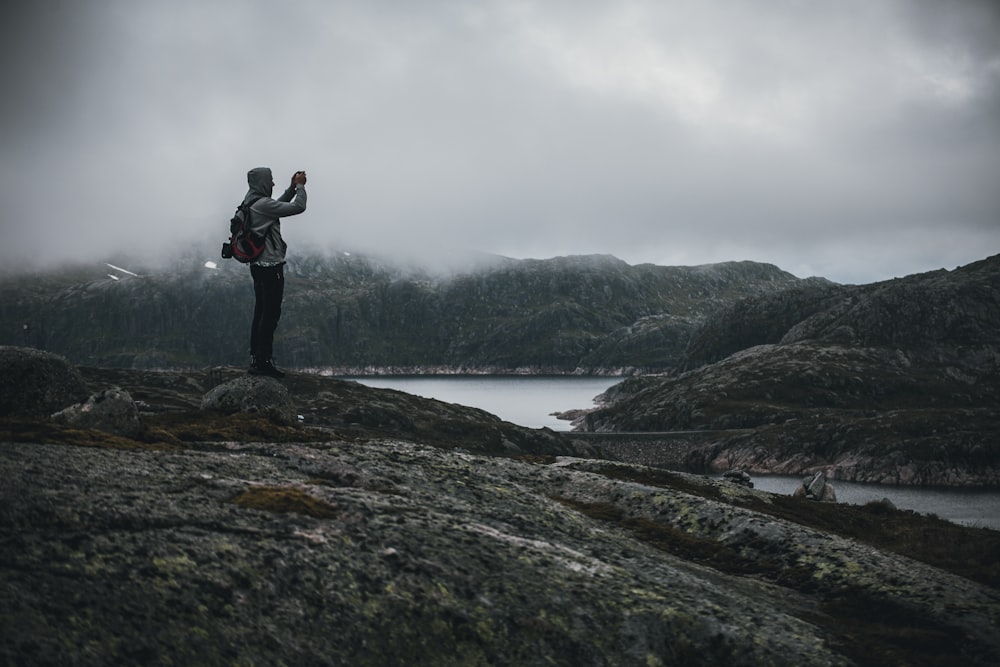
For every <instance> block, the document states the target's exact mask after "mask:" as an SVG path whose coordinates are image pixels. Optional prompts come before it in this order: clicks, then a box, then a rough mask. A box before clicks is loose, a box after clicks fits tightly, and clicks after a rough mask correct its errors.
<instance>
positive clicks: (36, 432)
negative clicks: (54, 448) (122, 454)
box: [0, 418, 182, 450]
mask: <svg viewBox="0 0 1000 667" xmlns="http://www.w3.org/2000/svg"><path fill="white" fill-rule="evenodd" d="M0 440H2V441H4V442H25V443H35V444H43V445H69V446H73V447H104V448H108V449H145V450H170V449H179V448H180V447H181V446H182V445H181V443H180V441H178V440H177V438H175V437H173V435H171V434H170V433H168V432H166V431H164V430H162V429H159V428H148V427H147V428H146V429H144V431H143V433H142V435H141V436H139V438H138V439H135V440H133V439H132V438H126V437H123V436H118V435H112V434H111V433H107V432H105V431H101V430H98V429H88V428H79V427H76V426H72V425H69V424H62V423H58V422H51V421H46V420H37V419H35V420H33V419H17V418H14V419H3V420H0Z"/></svg>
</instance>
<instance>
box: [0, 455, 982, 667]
mask: <svg viewBox="0 0 1000 667" xmlns="http://www.w3.org/2000/svg"><path fill="white" fill-rule="evenodd" d="M53 461H58V462H59V464H58V465H53V464H52V462H53ZM622 470H623V468H622V466H621V465H620V464H608V463H606V462H600V461H591V460H583V459H573V458H562V459H559V460H558V461H557V462H556V463H554V464H551V465H532V464H528V463H523V462H518V461H514V460H510V459H505V458H498V457H487V456H477V455H472V454H467V453H461V452H456V451H444V450H441V449H437V448H432V447H427V446H420V445H415V444H411V443H405V442H399V441H371V442H340V441H330V442H327V443H320V444H312V445H306V444H285V445H268V444H264V443H255V444H246V445H244V444H237V443H214V444H212V445H211V446H210V447H206V448H205V449H203V450H198V449H188V450H176V451H123V450H114V449H99V448H93V447H87V448H82V447H80V448H78V447H65V446H58V445H18V444H10V443H8V444H4V445H3V446H2V447H0V480H3V482H2V486H0V528H2V530H0V535H2V536H3V538H2V539H0V578H2V580H3V581H4V582H5V584H4V595H3V596H2V597H0V621H2V623H3V630H4V631H3V633H0V662H4V661H6V662H8V663H10V664H67V663H68V662H73V663H74V664H194V663H197V664H251V663H252V664H289V665H291V664H296V665H304V664H330V665H355V664H369V665H402V664H406V665H466V664H483V665H486V664H498V665H500V664H502V665H543V664H558V665H574V666H587V665H669V664H685V665H713V666H714V665H720V664H725V665H764V664H766V665H796V666H800V665H839V664H848V663H849V661H848V660H847V659H846V658H845V657H844V656H843V655H841V654H840V653H838V650H836V649H835V648H834V645H833V643H832V641H831V635H830V634H829V633H828V630H827V629H826V628H824V627H823V625H822V622H823V621H822V618H823V617H822V615H818V614H817V608H818V606H817V605H818V604H819V602H820V601H822V600H825V599H826V598H827V597H828V596H836V595H839V594H841V593H843V592H844V591H847V594H849V595H851V596H862V595H863V596H869V597H871V599H873V600H880V601H881V603H882V604H888V603H889V602H892V604H895V605H897V606H899V607H900V608H902V607H905V608H908V609H910V610H911V613H913V614H917V615H919V617H920V618H921V619H922V620H921V623H924V624H928V625H927V626H928V627H938V626H940V627H954V628H957V632H959V633H961V636H962V646H963V648H962V651H963V652H964V654H965V655H964V657H965V658H966V659H968V661H969V664H989V662H988V660H989V659H991V657H995V656H996V655H997V654H996V650H997V648H998V644H1000V640H998V638H997V636H996V633H995V628H996V623H997V621H998V618H997V616H998V609H1000V597H998V595H997V593H996V592H995V591H992V590H990V589H986V588H984V587H982V586H978V585H974V584H972V583H971V582H968V581H966V580H963V579H961V578H959V577H955V576H953V575H949V574H947V573H943V572H941V571H939V570H935V569H934V568H931V567H928V566H925V565H922V564H920V563H916V562H913V561H910V560H908V559H907V558H905V557H902V556H897V555H891V554H887V553H884V552H880V551H878V550H876V549H873V548H871V547H868V546H864V545H860V544H857V543H854V542H852V541H850V540H846V539H842V538H838V537H835V536H832V535H829V534H826V533H822V532H820V531H816V530H811V529H808V528H804V527H801V526H798V525H795V524H792V523H789V522H786V521H783V520H778V519H774V518H772V517H767V516H764V515H762V514H759V513H757V512H755V511H752V510H749V509H745V508H742V507H736V506H733V505H730V504H728V503H726V502H721V501H715V500H710V499H707V498H703V497H698V496H695V495H691V494H688V493H683V492H679V491H674V490H670V489H665V488H660V487H654V486H647V485H644V484H640V483H635V482H629V481H624V480H621V479H618V478H617V477H619V476H620V473H621V472H622ZM686 479H688V481H689V483H691V484H712V485H717V488H718V489H719V490H720V492H721V493H724V494H726V497H731V498H733V499H736V500H739V499H742V500H744V501H746V500H750V499H756V501H759V502H767V499H768V497H769V495H768V494H766V493H763V492H760V491H753V490H750V489H744V488H742V487H739V486H736V485H733V484H728V483H723V482H711V481H709V480H704V479H702V478H697V477H694V476H688V477H687V478H686ZM568 502H576V503H584V504H586V503H592V504H598V505H600V506H607V507H612V508H615V511H617V512H620V513H621V514H622V515H623V516H624V517H625V518H627V519H629V520H632V521H642V522H645V523H644V524H643V525H656V526H661V527H662V528H663V529H675V530H684V531H686V532H688V533H689V534H691V535H695V536H698V537H699V539H704V540H713V541H714V543H716V544H718V548H719V549H724V548H727V549H732V550H733V551H734V552H735V551H739V552H741V553H745V554H747V555H748V557H750V558H752V559H755V560H756V561H758V562H761V563H764V562H767V563H771V564H773V565H772V566H773V567H774V568H777V569H778V571H779V574H778V580H779V581H780V579H781V576H782V575H780V572H781V571H784V572H786V575H787V576H792V575H796V576H801V577H805V578H806V579H808V580H809V581H811V582H812V583H810V584H809V585H808V586H807V588H808V589H810V590H813V591H814V596H815V597H812V596H810V595H807V594H803V593H802V592H799V591H796V590H792V589H790V588H786V587H784V586H781V585H775V584H774V583H769V582H767V581H765V580H764V579H761V578H759V577H758V576H753V575H751V576H735V575H731V574H725V573H723V572H721V571H719V570H716V569H712V568H708V567H705V566H702V565H699V564H698V563H696V562H693V561H686V560H683V559H681V558H678V557H676V556H673V555H670V554H668V553H665V552H663V551H661V550H659V549H656V548H654V547H652V546H650V544H648V543H647V542H644V541H642V540H639V539H636V537H635V534H634V533H632V532H630V531H628V530H626V529H625V524H620V523H609V522H605V521H597V520H594V519H591V518H588V516H586V515H585V514H583V513H581V512H579V511H576V510H574V509H571V508H570V507H569V506H567V503H568Z"/></svg>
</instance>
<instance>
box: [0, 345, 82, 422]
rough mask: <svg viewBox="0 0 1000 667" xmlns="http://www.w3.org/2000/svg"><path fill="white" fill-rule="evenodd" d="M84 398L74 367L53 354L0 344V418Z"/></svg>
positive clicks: (33, 414)
mask: <svg viewBox="0 0 1000 667" xmlns="http://www.w3.org/2000/svg"><path fill="white" fill-rule="evenodd" d="M86 398H87V387H86V385H85V384H84V381H83V378H82V377H81V375H80V372H79V371H78V370H77V369H76V367H74V366H72V365H70V363H69V362H68V361H66V359H64V358H63V357H60V356H59V355H56V354H51V353H49V352H43V351H41V350H35V349H32V348H25V347H13V346H6V345H4V346H0V417H4V416H26V417H38V416H42V415H46V416H47V415H50V414H52V413H53V412H56V411H58V410H62V409H63V408H65V407H67V406H69V405H72V404H74V403H78V402H80V401H83V400H84V399H86Z"/></svg>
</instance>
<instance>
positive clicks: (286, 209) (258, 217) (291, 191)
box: [243, 167, 306, 266]
mask: <svg viewBox="0 0 1000 667" xmlns="http://www.w3.org/2000/svg"><path fill="white" fill-rule="evenodd" d="M300 173H303V174H304V173H305V172H300ZM294 181H295V176H292V184H291V185H290V186H288V189H287V190H285V192H284V194H282V195H281V196H280V197H278V199H276V200H275V199H271V193H272V192H273V191H274V177H273V176H272V175H271V170H270V169H268V168H267V167H254V168H253V169H251V170H250V171H248V172H247V185H249V186H250V189H249V190H247V194H246V196H245V197H243V203H244V204H249V203H252V204H253V205H252V206H251V207H250V229H251V231H252V232H253V233H254V234H256V235H258V236H263V237H264V239H265V244H264V252H263V253H261V255H260V257H258V258H257V259H256V261H254V262H252V264H257V265H259V266H274V265H276V264H282V263H284V261H285V251H286V250H287V249H288V246H287V245H286V244H285V242H284V240H283V239H282V238H281V220H279V218H286V217H288V216H290V215H298V214H299V213H302V212H303V211H305V210H306V188H305V184H300V185H298V186H296V184H295V182H294ZM293 197H294V199H293Z"/></svg>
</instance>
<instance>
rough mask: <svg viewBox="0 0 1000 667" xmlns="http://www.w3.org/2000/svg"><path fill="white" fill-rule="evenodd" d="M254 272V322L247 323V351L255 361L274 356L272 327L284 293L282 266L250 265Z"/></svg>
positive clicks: (279, 314) (274, 324) (279, 312)
mask: <svg viewBox="0 0 1000 667" xmlns="http://www.w3.org/2000/svg"><path fill="white" fill-rule="evenodd" d="M250 275H251V276H253V294H254V298H255V301H254V306H253V323H252V324H251V325H250V353H251V354H252V355H253V356H254V357H255V358H256V359H257V361H267V360H268V359H271V358H272V357H273V356H274V330H275V329H277V328H278V320H279V319H281V300H282V298H284V295H285V267H284V264H279V265H278V266H256V265H254V264H251V265H250Z"/></svg>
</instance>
